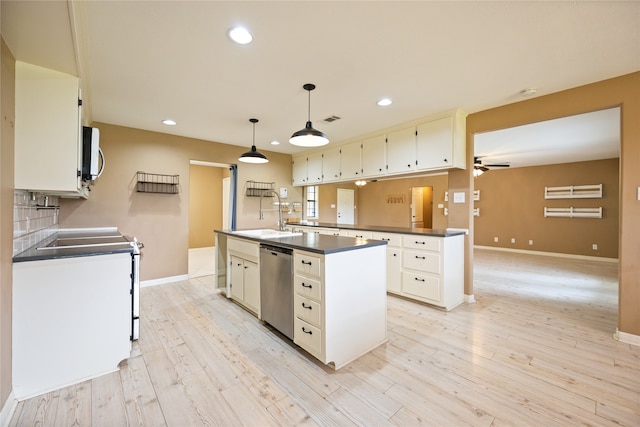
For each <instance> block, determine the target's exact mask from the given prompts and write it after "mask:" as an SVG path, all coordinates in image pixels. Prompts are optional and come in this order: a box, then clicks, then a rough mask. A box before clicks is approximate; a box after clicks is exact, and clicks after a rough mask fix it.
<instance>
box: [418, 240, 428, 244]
mask: <svg viewBox="0 0 640 427" xmlns="http://www.w3.org/2000/svg"><path fill="white" fill-rule="evenodd" d="M424 244H426V242H419V241H417V240H416V245H424Z"/></svg>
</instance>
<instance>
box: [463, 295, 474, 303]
mask: <svg viewBox="0 0 640 427" xmlns="http://www.w3.org/2000/svg"><path fill="white" fill-rule="evenodd" d="M464 302H466V303H467V304H473V303H474V302H476V297H474V296H473V294H471V295H467V294H464Z"/></svg>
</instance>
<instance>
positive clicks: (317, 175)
mask: <svg viewBox="0 0 640 427" xmlns="http://www.w3.org/2000/svg"><path fill="white" fill-rule="evenodd" d="M307 178H308V180H307V185H315V184H321V183H322V153H313V154H309V155H308V156H307Z"/></svg>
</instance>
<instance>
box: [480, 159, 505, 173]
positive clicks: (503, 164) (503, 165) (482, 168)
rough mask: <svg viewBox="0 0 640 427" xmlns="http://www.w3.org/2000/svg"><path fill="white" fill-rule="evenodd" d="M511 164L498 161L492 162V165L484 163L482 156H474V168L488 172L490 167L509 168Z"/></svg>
mask: <svg viewBox="0 0 640 427" xmlns="http://www.w3.org/2000/svg"><path fill="white" fill-rule="evenodd" d="M510 166H511V165H510V164H508V163H498V164H492V165H485V164H484V163H482V160H481V157H474V158H473V169H475V170H477V171H482V172H486V171H488V170H489V168H508V167H510Z"/></svg>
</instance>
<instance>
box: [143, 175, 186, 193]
mask: <svg viewBox="0 0 640 427" xmlns="http://www.w3.org/2000/svg"><path fill="white" fill-rule="evenodd" d="M136 178H137V182H136V191H137V192H138V193H160V194H178V193H179V192H180V175H163V174H159V173H147V172H142V171H138V172H137V173H136Z"/></svg>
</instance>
